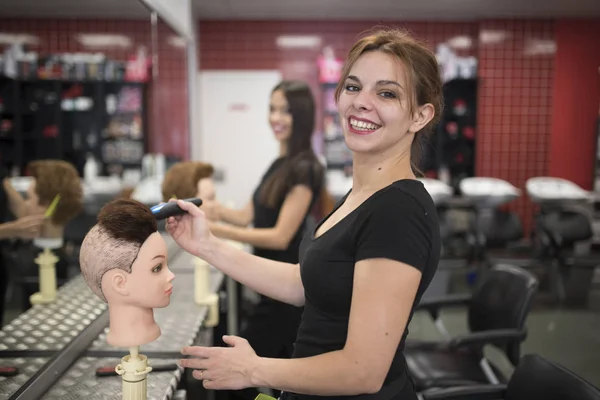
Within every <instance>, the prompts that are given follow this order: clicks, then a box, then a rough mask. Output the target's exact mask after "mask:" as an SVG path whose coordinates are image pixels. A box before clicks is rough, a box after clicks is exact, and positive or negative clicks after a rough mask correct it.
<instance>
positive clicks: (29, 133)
mask: <svg viewBox="0 0 600 400" xmlns="http://www.w3.org/2000/svg"><path fill="white" fill-rule="evenodd" d="M146 97H147V87H146V84H144V83H137V82H126V81H99V80H87V81H76V80H55V79H12V78H8V77H5V76H0V167H2V168H5V169H6V170H9V171H13V173H15V172H16V173H17V174H24V173H26V171H25V167H26V165H27V163H29V162H30V161H33V160H38V159H47V158H54V159H63V160H66V161H69V162H71V163H72V164H73V165H75V167H76V168H77V169H78V171H79V173H80V174H83V166H84V164H85V161H86V155H87V154H88V153H91V154H93V155H94V157H95V158H96V160H97V161H98V162H99V163H100V165H101V166H102V171H101V172H102V173H103V174H109V173H111V172H113V173H118V172H119V171H120V170H123V169H125V168H141V160H142V156H143V155H144V154H145V153H146V152H147V150H148V149H147V142H148V141H147V136H148V135H147V122H146V121H147V106H146Z"/></svg>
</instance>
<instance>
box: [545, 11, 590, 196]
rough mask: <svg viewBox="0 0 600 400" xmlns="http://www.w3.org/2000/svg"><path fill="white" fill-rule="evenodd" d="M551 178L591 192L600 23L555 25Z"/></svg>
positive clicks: (570, 21)
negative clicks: (569, 182) (555, 49)
mask: <svg viewBox="0 0 600 400" xmlns="http://www.w3.org/2000/svg"><path fill="white" fill-rule="evenodd" d="M555 34H556V43H557V46H558V48H557V51H556V61H555V74H554V91H553V96H552V104H553V109H554V111H555V112H554V114H553V118H552V131H551V132H552V136H551V142H550V166H549V174H550V175H552V176H557V177H561V178H565V179H568V180H571V181H573V182H575V183H577V184H578V185H580V186H581V187H583V188H584V189H588V190H591V189H592V188H593V179H594V164H595V158H596V154H595V149H596V140H597V139H596V135H597V133H596V123H597V122H596V119H597V115H596V114H597V110H598V105H599V104H600V73H599V72H600V71H599V70H598V68H600V20H587V21H586V20H584V21H581V20H561V21H557V23H556V32H555Z"/></svg>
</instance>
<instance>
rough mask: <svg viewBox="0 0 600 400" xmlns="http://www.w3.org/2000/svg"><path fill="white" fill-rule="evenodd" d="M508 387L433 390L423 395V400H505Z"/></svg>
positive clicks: (476, 386) (486, 386) (492, 386)
mask: <svg viewBox="0 0 600 400" xmlns="http://www.w3.org/2000/svg"><path fill="white" fill-rule="evenodd" d="M505 394H506V385H474V386H458V387H453V388H447V389H433V390H429V391H426V392H424V393H422V394H421V396H422V398H423V400H503V399H504V396H505Z"/></svg>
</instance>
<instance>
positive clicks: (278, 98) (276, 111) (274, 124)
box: [269, 90, 292, 142]
mask: <svg viewBox="0 0 600 400" xmlns="http://www.w3.org/2000/svg"><path fill="white" fill-rule="evenodd" d="M289 107H290V106H289V104H288V101H287V99H286V98H285V94H284V93H283V91H282V90H276V91H274V92H273V94H272V95H271V104H270V107H269V108H270V111H269V124H270V125H271V129H273V133H275V137H276V138H277V140H279V141H280V142H282V141H287V140H288V139H289V138H290V136H291V135H292V114H291V113H290V109H289Z"/></svg>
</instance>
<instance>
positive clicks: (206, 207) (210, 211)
mask: <svg viewBox="0 0 600 400" xmlns="http://www.w3.org/2000/svg"><path fill="white" fill-rule="evenodd" d="M200 208H201V209H202V211H204V215H206V219H208V220H209V221H214V222H218V221H220V220H221V208H222V206H221V204H220V203H219V202H217V201H216V200H207V201H204V202H202V206H200Z"/></svg>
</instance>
